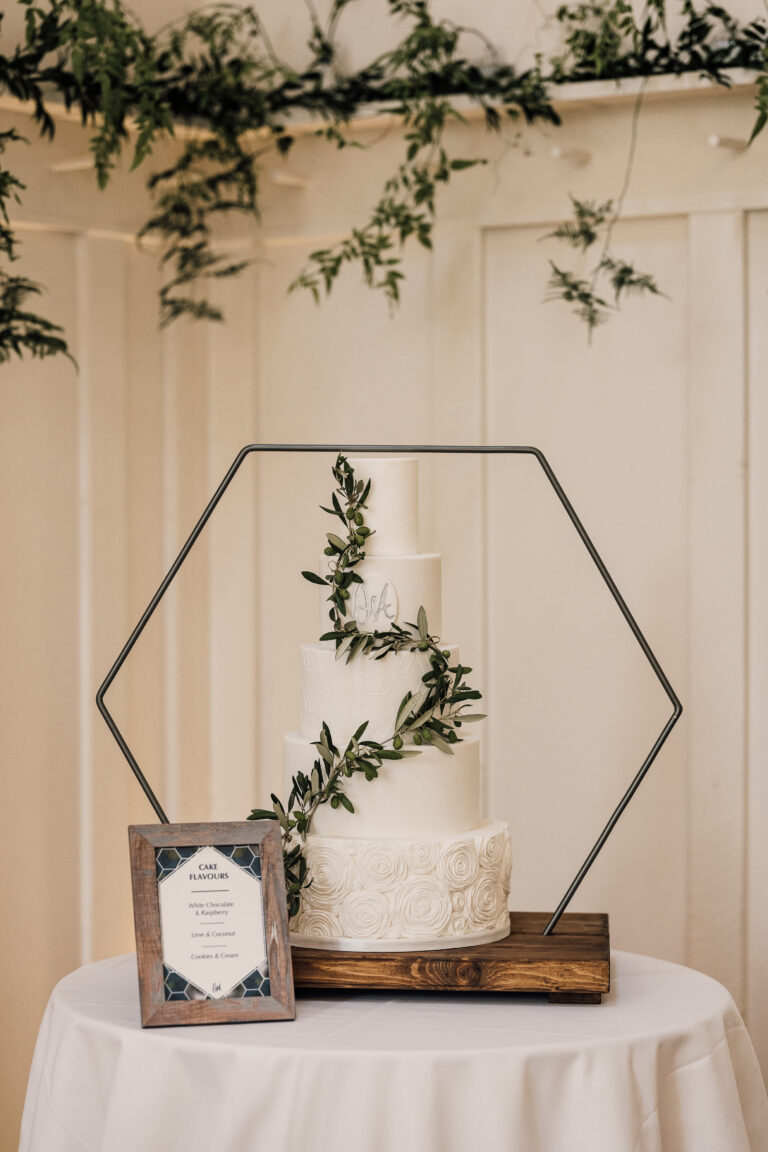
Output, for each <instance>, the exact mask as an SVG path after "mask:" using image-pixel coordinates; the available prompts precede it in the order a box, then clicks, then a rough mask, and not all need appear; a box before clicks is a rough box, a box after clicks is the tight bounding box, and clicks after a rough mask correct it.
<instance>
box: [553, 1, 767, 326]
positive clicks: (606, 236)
mask: <svg viewBox="0 0 768 1152" xmlns="http://www.w3.org/2000/svg"><path fill="white" fill-rule="evenodd" d="M681 8H682V15H683V17H684V22H683V24H682V27H681V28H680V31H679V32H678V34H677V36H676V37H675V38H674V39H673V38H672V37H671V36H670V34H669V30H668V27H667V12H666V2H665V0H646V3H645V5H644V6H643V9H642V11H641V12H640V14H639V15H636V14H635V9H634V8H633V7H632V5H631V4H630V3H629V2H628V0H589V2H586V3H578V4H563V5H561V6H560V7H559V8H558V9H557V12H556V14H555V20H556V22H557V23H558V25H559V27H560V31H561V34H562V41H563V50H562V52H561V53H559V54H556V55H555V56H553V57H552V58H551V59H550V60H549V62H548V65H549V71H548V77H549V79H550V80H551V81H553V82H555V83H564V82H570V83H574V82H580V81H586V80H606V79H610V80H623V79H629V78H632V77H639V78H641V79H642V84H641V86H640V90H639V92H638V95H637V97H636V99H635V105H634V109H633V113H632V122H631V127H630V140H629V148H628V156H627V162H626V168H625V174H624V181H623V187H622V189H621V192H620V193H619V195H618V197H617V198H616V200H615V201H613V200H608V201H605V202H604V203H599V202H596V201H585V200H579V199H577V198H575V197H573V196H572V197H571V203H572V205H573V217H572V218H571V219H570V220H567V221H564V222H563V223H562V224H561V225H559V227H558V228H556V229H555V230H554V232H552V233H550V236H551V237H553V238H554V239H557V240H561V241H564V242H565V243H566V244H568V245H570V246H571V247H572V248H575V249H576V250H578V251H581V252H582V253H585V252H587V251H588V250H589V249H591V248H592V246H593V245H594V244H596V243H598V242H599V255H598V257H597V259H596V261H595V262H594V263H593V264H592V267H591V268H590V269H589V270H588V271H587V274H586V276H584V275H579V273H578V272H574V271H573V270H570V269H566V268H563V267H561V266H560V265H559V264H557V263H555V261H553V260H550V262H549V263H550V277H549V282H548V285H547V295H546V297H545V299H546V300H549V301H551V300H561V301H565V302H566V303H568V304H570V305H571V306H572V310H573V312H574V313H575V315H576V316H577V317H578V318H579V320H581V321H582V322H583V323H584V324H585V325H586V327H587V330H588V332H589V334H590V336H591V333H592V331H593V330H594V329H595V328H596V327H597V326H598V325H599V324H602V323H604V322H605V320H606V319H607V318H608V316H609V315H610V313H611V312H612V311H616V310H618V309H619V308H620V307H621V303H622V301H623V299H624V297H625V296H627V295H630V294H633V293H642V292H646V293H649V294H651V295H656V296H663V295H664V293H663V292H662V291H661V290H660V289H659V287H658V285H657V284H656V281H655V279H654V278H653V276H652V275H650V274H649V273H647V272H640V271H638V270H637V269H636V268H635V266H634V265H633V264H631V263H629V262H628V261H626V260H624V259H622V258H621V257H619V256H617V255H616V254H615V253H614V252H613V248H612V241H613V232H614V228H615V226H616V224H617V222H618V220H619V219H620V217H621V212H622V207H623V203H624V198H625V196H626V194H627V191H628V188H629V184H630V180H631V176H632V168H633V164H634V156H635V148H636V144H637V135H638V124H639V118H640V111H641V108H642V104H643V98H644V95H645V88H646V84H647V80H648V78H649V77H650V76H657V75H682V74H683V73H686V72H695V73H699V74H700V75H702V76H706V77H707V78H708V79H710V80H711V81H712V82H713V83H716V84H720V85H723V86H725V87H728V86H729V79H728V70H730V69H733V68H747V69H752V70H754V71H755V72H756V73H757V74H758V75H759V80H758V97H757V104H756V109H757V118H756V120H755V122H754V125H753V129H752V134H751V137H750V143H751V141H752V140H753V139H754V138H755V137H756V136H757V135H758V134H759V132H761V131H762V129H763V127H764V126H765V123H766V121H768V75H767V74H766V65H767V63H768V34H767V32H766V25H765V22H764V21H763V20H754V21H752V22H750V23H749V24H746V25H744V26H742V25H740V24H739V22H738V21H737V20H736V19H735V18H734V17H733V16H731V15H730V13H729V12H728V11H727V10H726V9H725V8H724V7H722V6H721V5H719V4H705V5H704V6H703V7H702V8H700V9H699V8H697V7H696V5H695V4H694V3H693V2H692V0H683V3H682V5H681ZM540 66H541V67H543V68H544V67H546V65H545V62H544V61H540Z"/></svg>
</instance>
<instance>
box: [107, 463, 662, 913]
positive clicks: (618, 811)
mask: <svg viewBox="0 0 768 1152" xmlns="http://www.w3.org/2000/svg"><path fill="white" fill-rule="evenodd" d="M262 452H333V453H338V452H345V453H349V452H354V453H366V452H381V453H385V454H390V455H401V454H403V453H408V454H412V453H414V454H415V453H418V454H428V455H432V454H445V455H472V456H492V455H507V456H513V455H515V456H520V455H527V456H533V457H534V459H535V460H536V461H537V462H538V464H539V465H540V467H541V469H542V471H543V472H544V475H545V476H546V478H547V480H548V481H549V483H550V485H551V486H552V489H553V490H554V492H555V495H556V496H557V498H558V500H559V501H560V503H561V504H562V506H563V508H564V509H565V512H566V514H567V516H568V518H569V519H570V521H571V523H572V524H573V527H574V528H575V529H576V532H577V533H578V535H579V538H580V540H581V542H582V544H583V545H584V547H585V548H586V549H587V551H588V552H589V555H590V557H591V559H592V562H593V563H594V565H595V567H596V568H597V570H598V572H599V573H600V575H601V577H602V578H603V580H604V582H605V584H606V585H607V587H608V590H609V592H610V593H611V596H612V597H613V599H614V601H615V603H616V605H617V607H618V608H619V611H620V612H621V614H622V616H623V617H624V619H625V621H626V623H627V625H628V627H629V629H630V631H631V632H632V634H633V636H634V637H635V639H636V641H637V643H638V644H639V645H640V648H641V649H642V651H643V655H644V656H645V658H646V660H647V661H648V663H649V664H650V666H651V668H652V669H653V671H654V674H655V675H656V678H657V679H658V681H659V683H660V684H661V686H662V688H663V689H664V692H665V693H666V695H667V697H668V699H669V701H670V703H671V704H672V714H671V716H670V717H669V719H668V720H667V722H666V723H665V725H664V727H663V728H662V730H661V732H660V733H659V735H658V737H657V738H656V740H655V741H654V743H653V745H652V746H651V749H650V751H649V752H648V754H647V756H646V757H645V759H644V760H643V762H642V764H641V766H640V768H639V770H638V771H637V773H636V774H635V776H634V777H633V778H632V781H631V783H630V785H629V787H628V788H627V790H626V792H625V793H624V795H623V796H622V797H621V799H620V800H619V803H618V804H617V805H616V807H615V809H614V811H613V812H612V814H611V816H610V818H609V820H608V822H607V824H606V825H605V827H604V828H603V830H602V832H601V833H600V835H599V836H598V838H597V840H596V841H595V843H594V845H593V847H592V848H591V850H590V851H589V853H588V855H587V857H586V859H585V861H584V863H583V864H582V866H581V868H580V869H579V871H578V872H577V873H576V876H575V877H574V878H573V880H572V881H571V883H570V885H569V886H568V888H567V889H566V891H565V893H564V895H563V897H562V899H561V901H560V903H559V904H558V906H557V908H556V909H555V911H554V912H553V914H552V916H551V917H550V920H549V922H548V923H547V926H546V928H545V929H544V933H543V934H544V935H545V936H548V935H549V934H550V933H551V932H552V931H553V930H554V928H555V925H556V924H557V922H558V920H559V919H560V917H561V916H562V914H563V912H564V911H565V909H566V908H567V906H568V904H569V903H570V901H571V899H572V898H573V896H574V894H575V892H576V890H577V888H578V887H579V885H580V884H581V882H582V880H583V879H584V877H585V876H586V874H587V872H588V871H589V869H590V868H591V867H592V865H593V864H594V862H595V860H596V859H597V856H598V855H599V853H600V851H601V850H602V848H603V846H604V844H605V842H606V840H607V839H608V837H609V836H610V834H611V832H612V831H613V829H614V828H615V826H616V824H617V822H618V820H619V817H620V816H621V815H622V813H623V812H624V810H625V808H626V807H627V805H628V804H629V802H630V800H631V799H632V797H633V796H634V795H635V792H636V791H637V789H638V788H639V786H640V784H641V783H642V781H643V779H644V777H645V775H646V773H647V772H648V769H649V768H650V767H651V765H652V764H653V762H654V760H655V759H656V757H657V756H658V754H659V752H660V751H661V748H662V745H663V744H664V742H665V741H666V739H667V737H668V736H669V734H670V732H671V731H672V729H673V727H674V726H675V724H676V723H677V721H678V720H679V719H680V716H681V715H682V712H683V706H682V704H681V703H680V701H679V700H678V698H677V696H676V694H675V692H674V690H673V688H672V685H671V684H670V683H669V680H668V679H667V677H666V676H665V674H664V672H663V670H662V668H661V665H660V664H659V662H658V660H657V659H656V657H655V655H654V654H653V652H652V651H651V647H650V645H649V644H648V641H647V640H646V639H645V636H644V635H643V633H642V632H641V631H640V628H639V627H638V624H637V621H636V620H635V618H634V616H633V615H632V613H631V612H630V610H629V608H628V607H627V604H626V602H625V600H624V598H623V597H622V595H621V593H620V592H619V589H618V588H617V586H616V584H615V582H614V580H613V578H612V577H611V575H610V573H609V572H608V569H607V568H606V566H605V564H604V563H603V561H602V559H601V558H600V555H599V553H598V551H597V549H596V548H595V546H594V544H593V543H592V541H591V540H590V538H589V536H588V535H587V532H586V531H585V529H584V525H583V524H582V523H581V520H580V519H579V517H578V516H577V515H576V511H575V509H574V507H573V505H572V504H571V502H570V500H569V499H568V497H567V496H566V494H565V491H564V490H563V487H562V485H561V484H560V482H559V481H558V480H557V477H556V476H555V474H554V472H553V471H552V468H551V467H550V465H549V462H548V461H547V459H546V457H545V456H544V454H543V452H541V451H540V449H538V448H533V447H530V446H523V445H486V446H478V445H475V444H246V445H245V447H244V448H241V449H240V451H239V452H238V454H237V456H236V457H235V459H234V460H233V462H232V464H231V465H230V467H229V469H228V470H227V472H226V474H225V476H224V478H223V480H222V481H221V483H220V484H219V486H218V488H217V489H216V491H215V492H214V494H213V496H212V497H211V499H210V500H209V502H208V504H207V505H206V507H205V509H204V510H203V513H202V515H201V516H200V519H199V520H198V521H197V524H196V525H195V527H194V528H193V529H192V531H191V533H190V535H189V537H188V538H187V540H186V541H185V543H184V545H183V547H182V549H181V551H180V552H179V554H178V556H177V557H176V559H175V560H174V562H173V564H172V565H171V567H170V568H169V569H168V572H167V573H166V575H165V577H164V578H163V581H162V583H161V584H160V587H159V588H158V589H157V591H156V592H155V594H154V596H153V597H152V599H151V600H150V602H149V604H148V605H147V607H146V608H145V609H144V612H143V613H142V615H141V618H140V620H139V622H138V624H137V625H136V627H135V628H134V630H133V632H132V633H131V635H130V636H129V637H128V639H127V641H126V642H125V644H124V645H123V647H122V649H121V651H120V653H119V655H118V657H117V659H116V660H115V662H114V664H113V665H112V667H111V668H110V670H109V672H108V673H107V675H106V677H105V678H104V682H103V683H102V685H101V686H100V688H99V690H98V692H97V693H96V705H97V707H98V709H99V711H100V712H101V715H102V716H103V717H104V721H105V723H106V724H107V727H108V728H109V730H110V732H111V733H112V735H113V736H114V738H115V740H116V741H117V744H118V747H119V748H120V750H121V752H122V753H123V755H124V756H125V758H126V760H127V761H128V763H129V765H130V767H131V770H132V772H133V774H134V776H135V777H136V779H137V780H138V782H139V784H140V786H141V788H142V789H143V791H144V794H145V796H146V797H147V799H148V800H149V802H150V804H151V805H152V807H153V809H154V811H155V814H156V815H157V817H158V819H159V820H160V821H161V822H162V823H163V824H168V823H169V820H168V817H167V816H166V814H165V812H164V811H163V809H162V808H161V806H160V802H159V801H158V799H157V797H156V796H155V793H154V792H153V791H152V789H151V788H150V786H149V783H148V781H147V780H146V778H145V776H144V774H143V772H142V771H141V769H140V767H139V765H138V763H137V761H136V758H135V757H134V755H133V753H132V752H131V750H130V748H129V747H128V744H127V743H126V741H125V738H124V737H123V734H122V732H121V731H120V729H119V728H118V726H117V724H116V723H115V721H114V718H113V717H112V715H111V713H110V712H109V709H108V708H107V706H106V704H105V702H104V696H105V694H106V692H107V690H108V689H109V687H110V685H111V684H112V682H113V680H114V679H115V677H116V676H117V674H118V672H119V671H120V669H121V668H122V666H123V664H124V662H125V660H126V658H127V656H128V654H129V653H130V651H131V649H132V648H133V646H134V644H135V643H136V641H137V640H138V638H139V636H140V635H141V633H142V632H143V630H144V628H145V627H146V625H147V622H148V621H149V619H150V617H151V616H152V613H153V612H154V611H155V609H156V608H157V606H158V604H159V603H160V601H161V599H162V598H163V596H164V595H165V593H166V591H167V590H168V587H169V585H170V584H171V582H172V580H173V579H174V577H175V576H176V573H177V572H178V570H179V568H180V567H181V565H182V564H183V563H184V561H185V560H186V558H187V556H188V555H189V553H190V551H191V550H192V548H193V546H194V544H195V541H196V540H197V538H198V536H199V535H200V533H201V532H202V530H203V528H204V527H205V525H206V524H207V523H208V520H209V519H210V517H211V516H212V514H213V512H214V510H215V509H216V506H217V505H218V503H219V501H220V500H221V498H222V496H223V495H224V493H225V492H226V490H227V488H228V487H229V485H230V484H231V482H232V480H233V479H234V477H235V474H236V473H237V471H238V469H239V468H240V465H241V464H242V463H243V461H244V460H245V459H246V457H247V456H250V455H251V454H252V453H262Z"/></svg>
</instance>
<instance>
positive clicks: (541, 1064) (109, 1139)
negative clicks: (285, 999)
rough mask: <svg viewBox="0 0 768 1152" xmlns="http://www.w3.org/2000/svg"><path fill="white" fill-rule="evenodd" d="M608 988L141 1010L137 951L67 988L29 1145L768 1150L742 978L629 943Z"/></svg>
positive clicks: (54, 1001)
mask: <svg viewBox="0 0 768 1152" xmlns="http://www.w3.org/2000/svg"><path fill="white" fill-rule="evenodd" d="M612 983H613V987H612V991H611V992H610V994H609V995H607V996H606V997H605V998H604V1001H603V1003H602V1004H600V1005H554V1004H549V1003H548V1002H546V1000H545V999H544V998H543V997H538V996H511V995H503V994H488V993H480V994H472V993H463V994H459V995H450V994H448V993H433V994H429V995H427V994H415V993H405V994H398V995H395V994H389V993H373V992H365V993H354V994H346V993H338V992H337V993H322V994H313V995H309V994H304V995H301V994H300V995H299V997H298V1000H297V1019H296V1020H295V1021H294V1022H270V1023H250V1024H239V1025H230V1026H224V1025H212V1026H206V1027H201V1026H196V1027H172V1028H153V1029H146V1030H142V1028H141V1026H140V1024H139V1003H138V983H137V975H136V961H135V957H134V956H132V955H129V956H119V957H116V958H114V959H110V960H105V961H101V962H100V963H96V964H91V965H88V966H87V967H84V968H81V969H78V970H77V971H76V972H73V973H72V974H71V975H69V976H67V977H66V978H65V979H64V980H62V981H61V982H60V983H59V984H58V985H57V987H56V988H55V989H54V991H53V993H52V995H51V999H50V1002H49V1004H48V1007H47V1009H46V1012H45V1016H44V1018H43V1022H42V1025H41V1028H40V1032H39V1036H38V1040H37V1046H36V1049H35V1055H34V1060H33V1064H32V1069H31V1073H30V1078H29V1084H28V1088H27V1098H26V1105H25V1110H24V1118H23V1122H22V1135H21V1144H20V1152H139V1150H140V1152H176V1150H179V1152H251V1150H253V1152H256V1150H257V1149H258V1150H259V1152H326V1150H327V1152H331V1150H333V1152H347V1150H349V1152H471V1150H473V1149H476V1150H478V1152H480V1150H482V1152H502V1150H509V1152H768V1099H767V1098H766V1092H765V1087H764V1085H763V1081H762V1078H761V1074H760V1070H759V1066H758V1063H757V1059H756V1057H755V1053H754V1049H753V1047H752V1043H751V1041H750V1038H749V1035H748V1033H747V1031H746V1029H745V1027H744V1024H743V1022H742V1020H741V1017H740V1015H739V1013H738V1011H737V1009H736V1007H735V1005H734V1003H733V1001H732V999H731V997H730V995H729V993H728V992H727V991H726V990H725V989H724V988H723V987H722V986H721V985H720V984H718V983H716V982H715V981H714V980H712V979H710V978H709V977H707V976H704V975H702V974H701V973H698V972H694V971H691V970H690V969H687V968H682V967H680V966H678V965H675V964H669V963H666V962H663V961H660V960H653V959H649V958H647V957H643V956H636V955H632V954H629V953H621V952H617V953H614V954H613V956H612Z"/></svg>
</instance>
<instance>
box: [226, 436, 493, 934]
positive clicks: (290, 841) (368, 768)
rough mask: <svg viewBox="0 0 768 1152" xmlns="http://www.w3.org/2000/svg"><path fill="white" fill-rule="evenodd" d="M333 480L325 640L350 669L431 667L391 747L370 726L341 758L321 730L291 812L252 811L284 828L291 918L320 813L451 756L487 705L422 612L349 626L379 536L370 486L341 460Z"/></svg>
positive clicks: (402, 708) (400, 718) (403, 709)
mask: <svg viewBox="0 0 768 1152" xmlns="http://www.w3.org/2000/svg"><path fill="white" fill-rule="evenodd" d="M333 476H334V479H335V480H336V485H337V486H336V489H335V491H334V492H333V493H332V496H331V504H332V507H330V508H328V507H324V506H322V505H321V507H323V511H324V512H328V513H330V515H332V516H336V517H338V518H339V519H340V520H341V521H342V523H343V524H344V529H345V536H344V537H341V536H339V535H337V534H336V533H333V532H329V533H327V537H326V538H327V540H328V544H327V546H326V548H325V554H326V555H327V556H328V557H329V571H328V573H327V575H326V576H318V575H316V574H315V573H314V572H309V571H305V572H302V576H304V577H305V579H307V580H309V582H310V583H312V584H322V585H323V586H325V587H327V588H328V589H329V591H330V595H329V597H328V601H329V603H330V605H331V607H330V610H329V616H330V619H331V621H332V623H333V628H332V630H331V631H329V632H326V633H324V634H323V635H322V636H321V637H320V639H321V640H333V641H334V642H335V644H336V659H337V660H338V659H341V658H342V657H345V659H346V662H347V663H349V662H350V661H351V660H353V659H355V658H356V657H360V658H363V657H367V658H369V659H374V660H381V659H383V658H384V657H385V656H387V655H388V654H389V653H390V652H399V651H409V652H415V651H419V652H423V653H424V654H425V655H426V657H427V659H428V662H429V667H428V669H427V671H426V672H425V673H424V676H423V677H422V684H421V688H420V689H419V690H418V691H417V692H416V693H412V692H410V691H409V692H407V693H406V694H405V696H404V697H403V699H402V701H401V703H400V705H399V707H398V710H397V714H396V716H395V718H394V721H393V725H392V732H391V734H390V736H389V737H388V738H387V739H386V740H384V741H376V740H369V739H366V738H365V731H366V729H367V727H368V721H367V720H366V721H364V722H363V723H362V724H361V725H360V726H359V727H358V729H357V731H356V732H355V733H354V734H353V736H352V738H351V739H350V740H349V742H348V743H347V745H346V747H345V748H344V749H343V750H340V749H339V748H338V747H337V746H336V745H335V744H334V741H333V736H332V734H331V731H330V729H329V727H328V725H327V724H326V723H325V722H323V725H322V728H321V731H320V735H319V738H318V739H317V740H316V741H314V747H315V748H316V749H317V757H316V759H315V761H314V763H313V766H312V771H311V773H310V774H309V775H307V774H306V773H304V772H299V773H297V774H296V776H294V777H293V778H292V780H291V791H290V794H289V796H288V800H287V802H286V803H285V804H284V803H283V802H282V801H281V800H280V798H279V797H278V796H276V795H274V793H273V794H272V796H271V800H272V807H271V808H254V809H253V811H252V812H251V814H250V816H249V817H248V819H249V820H277V821H278V823H279V824H280V828H281V833H282V840H283V862H284V865H285V878H286V888H287V896H288V912H289V915H290V916H293V915H295V914H296V912H298V910H299V902H300V896H301V890H302V889H303V888H304V887H305V886H306V885H307V884H308V883H310V882H311V881H310V880H309V878H308V876H307V864H306V859H305V857H304V854H303V850H302V849H303V844H304V840H305V838H306V836H307V833H308V832H309V831H310V828H311V825H312V818H313V816H314V814H315V812H316V811H317V809H318V808H319V807H320V805H321V804H330V805H331V807H332V808H334V809H335V808H339V807H342V808H345V809H346V810H347V811H348V812H354V806H353V804H352V801H351V800H350V799H349V797H348V796H347V795H346V794H345V792H344V783H345V781H346V780H348V779H350V777H352V776H353V775H355V774H362V775H364V776H365V779H366V780H367V781H373V780H375V779H376V778H377V776H378V773H379V769H380V768H381V766H382V764H383V763H384V761H385V760H402V759H404V758H406V757H408V756H416V755H418V753H419V750H420V748H422V747H423V746H424V745H431V746H432V747H434V748H437V749H438V750H439V751H440V752H444V753H446V754H447V755H449V756H452V755H453V749H452V747H451V745H453V744H457V743H459V742H460V741H461V733H460V729H461V727H462V725H463V724H465V723H472V722H473V721H476V720H481V719H483V716H482V714H481V713H478V712H471V711H468V709H470V708H471V707H472V701H475V700H479V699H481V694H480V692H478V691H477V690H476V689H474V688H471V687H470V686H469V685H468V684H467V683H466V682H465V679H464V678H465V677H466V676H467V675H468V674H469V673H470V672H471V671H472V669H471V668H469V667H467V666H465V665H462V664H459V663H457V664H455V665H453V666H451V665H450V663H449V662H450V652H449V651H448V650H447V649H441V648H440V645H439V640H438V638H437V637H435V636H431V635H430V633H429V625H428V622H427V614H426V612H425V611H424V608H423V607H421V608H419V612H418V616H417V620H416V623H415V624H407V625H406V627H405V628H401V627H400V626H399V625H394V626H393V628H391V629H389V630H387V631H383V632H378V631H374V632H361V631H360V629H359V627H358V625H357V622H356V621H354V620H346V619H345V617H346V616H347V603H348V601H349V599H350V589H351V587H352V586H353V585H354V584H355V583H361V582H362V578H361V577H360V575H359V574H358V573H357V572H356V571H355V568H356V567H357V566H358V565H359V564H360V563H361V562H362V560H363V559H364V558H365V545H366V541H367V540H368V539H369V538H370V536H372V535H373V530H371V529H368V530H367V531H365V529H366V528H367V527H368V526H367V525H366V524H365V513H364V509H365V507H366V504H365V501H366V500H367V498H368V495H369V493H370V488H371V482H370V480H368V481H363V480H357V479H355V474H354V469H353V468H352V466H351V465H350V463H349V461H348V460H347V459H346V458H345V457H344V456H342V455H341V454H340V455H339V456H338V457H337V459H336V462H335V464H334V466H333ZM345 593H346V595H345Z"/></svg>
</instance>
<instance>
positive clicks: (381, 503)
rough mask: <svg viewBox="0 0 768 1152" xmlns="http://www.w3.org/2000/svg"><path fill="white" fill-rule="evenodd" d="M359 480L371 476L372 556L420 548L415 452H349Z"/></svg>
mask: <svg viewBox="0 0 768 1152" xmlns="http://www.w3.org/2000/svg"><path fill="white" fill-rule="evenodd" d="M349 463H350V464H351V465H352V467H353V468H354V470H355V479H356V480H370V481H371V492H370V496H369V497H368V500H367V501H366V503H367V505H368V509H367V512H366V516H365V520H366V523H367V524H370V526H371V528H373V529H375V531H374V533H373V535H372V536H371V538H370V541H369V542H368V543H367V544H366V546H365V551H366V553H367V555H369V556H412V555H414V554H415V553H417V552H418V551H419V481H418V473H417V465H418V461H417V460H416V459H415V458H414V457H412V456H355V457H352V456H350V458H349Z"/></svg>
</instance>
